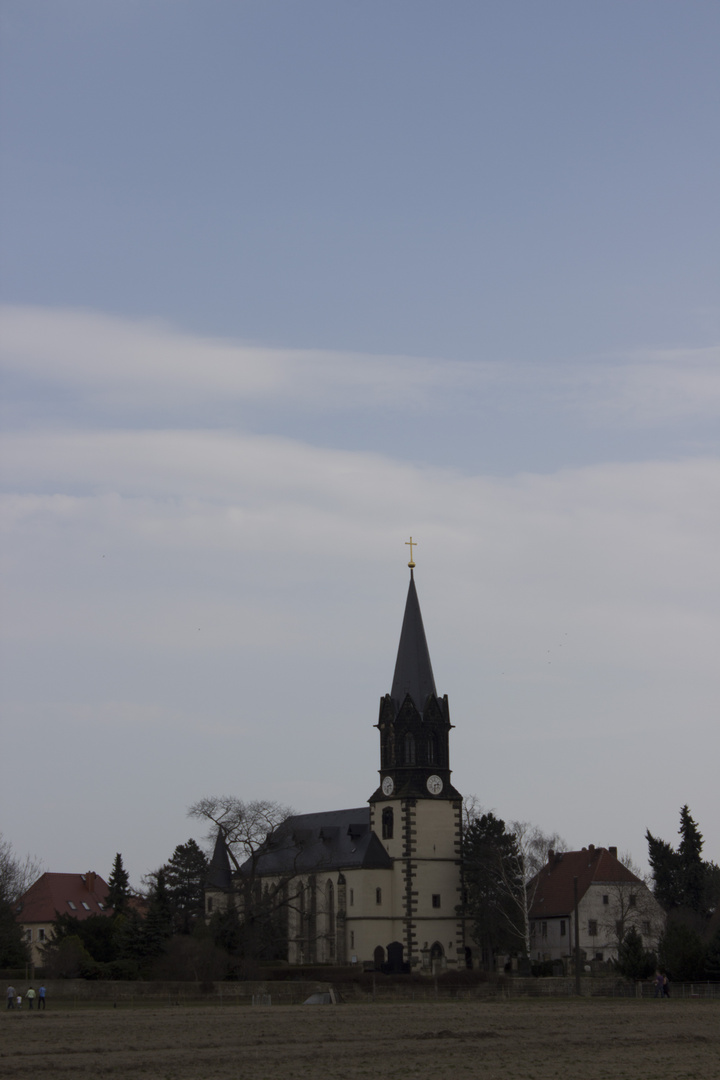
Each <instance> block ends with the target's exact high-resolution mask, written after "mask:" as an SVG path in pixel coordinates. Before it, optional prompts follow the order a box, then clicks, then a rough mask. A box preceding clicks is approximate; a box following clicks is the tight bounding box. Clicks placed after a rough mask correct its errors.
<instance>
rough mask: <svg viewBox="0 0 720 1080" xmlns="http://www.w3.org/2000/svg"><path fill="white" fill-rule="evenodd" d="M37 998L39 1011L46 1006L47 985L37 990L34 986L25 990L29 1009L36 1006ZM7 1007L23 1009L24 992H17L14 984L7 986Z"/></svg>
mask: <svg viewBox="0 0 720 1080" xmlns="http://www.w3.org/2000/svg"><path fill="white" fill-rule="evenodd" d="M36 999H37V1006H38V1011H39V1010H40V1009H44V1008H45V987H44V986H41V987H40V989H39V990H38V991H37V992H35V990H33V988H32V986H31V987H29V988H28V989H27V990H26V991H25V1000H26V1001H27V1003H28V1009H30V1010H32V1009H33V1008H34V1007H35V1000H36ZM7 1007H8V1009H22V994H16V993H15V987H14V986H8V988H7Z"/></svg>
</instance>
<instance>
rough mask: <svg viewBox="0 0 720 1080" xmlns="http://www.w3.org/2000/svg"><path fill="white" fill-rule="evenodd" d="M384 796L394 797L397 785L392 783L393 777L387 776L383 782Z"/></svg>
mask: <svg viewBox="0 0 720 1080" xmlns="http://www.w3.org/2000/svg"><path fill="white" fill-rule="evenodd" d="M382 789H383V795H392V793H393V791H394V790H395V785H394V784H393V781H392V776H386V777H385V779H384V780H383V782H382Z"/></svg>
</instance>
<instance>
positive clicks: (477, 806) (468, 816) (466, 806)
mask: <svg viewBox="0 0 720 1080" xmlns="http://www.w3.org/2000/svg"><path fill="white" fill-rule="evenodd" d="M484 813H485V810H484V808H483V805H482V803H481V802H480V800H479V799H478V797H477V795H466V796H465V798H464V799H463V802H462V826H463V832H467V830H468V829H469V828H470V826H471V825H472V823H473V822H474V821H479V819H480V818H481V817H482V816H483V814H484Z"/></svg>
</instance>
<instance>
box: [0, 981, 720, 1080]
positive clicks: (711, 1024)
mask: <svg viewBox="0 0 720 1080" xmlns="http://www.w3.org/2000/svg"><path fill="white" fill-rule="evenodd" d="M0 1077H2V1078H3V1080H4V1078H6V1077H7V1078H8V1080H23V1078H25V1077H27V1078H30V1077H68V1078H69V1077H72V1078H73V1080H89V1078H90V1077H93V1078H96V1077H130V1078H145V1077H147V1078H152V1080H321V1078H322V1080H336V1078H337V1080H345V1078H347V1080H357V1078H361V1077H362V1078H374V1077H378V1078H382V1080H399V1078H403V1080H430V1078H432V1080H445V1078H448V1080H450V1078H452V1080H465V1078H476V1077H477V1078H482V1080H494V1078H497V1080H520V1078H522V1080H546V1078H551V1077H552V1078H557V1077H560V1078H563V1080H565V1078H570V1080H574V1078H575V1077H582V1080H651V1078H652V1080H654V1078H662V1080H720V1002H717V1001H690V1000H687V1001H677V1000H676V1001H634V1000H625V1001H597V1000H593V1001H588V1000H570V1001H534V1000H515V1001H487V1002H486V1001H483V1002H480V1003H478V1004H469V1003H462V1004H459V1003H458V1004H444V1003H441V1004H412V1003H408V1004H401V1005H395V1004H393V1005H384V1004H376V1005H340V1006H337V1007H333V1006H302V1005H300V1006H272V1007H255V1008H249V1007H238V1006H234V1007H225V1008H217V1007H215V1008H212V1007H198V1008H195V1009H191V1008H188V1007H183V1006H181V1007H172V1006H164V1007H155V1006H148V1007H144V1008H134V1009H131V1008H118V1009H108V1008H102V1009H100V1008H62V1007H58V1008H56V1009H48V1011H47V1012H46V1013H37V1012H34V1013H28V1012H21V1013H13V1012H6V1013H4V1014H3V1015H2V1027H1V1028H0Z"/></svg>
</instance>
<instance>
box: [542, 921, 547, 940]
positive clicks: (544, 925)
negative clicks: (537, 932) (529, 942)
mask: <svg viewBox="0 0 720 1080" xmlns="http://www.w3.org/2000/svg"><path fill="white" fill-rule="evenodd" d="M541 933H542V937H543V938H546V937H547V923H546V922H544V923H543V924H542V927H541Z"/></svg>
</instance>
